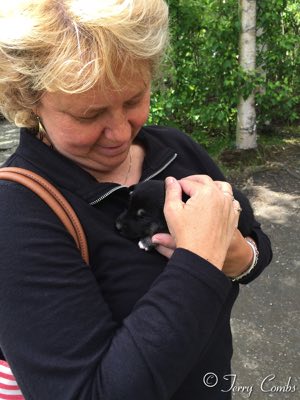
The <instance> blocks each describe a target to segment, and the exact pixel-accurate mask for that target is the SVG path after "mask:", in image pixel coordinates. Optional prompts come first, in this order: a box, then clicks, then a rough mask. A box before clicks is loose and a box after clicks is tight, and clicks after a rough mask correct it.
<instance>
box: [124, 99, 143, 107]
mask: <svg viewBox="0 0 300 400" xmlns="http://www.w3.org/2000/svg"><path fill="white" fill-rule="evenodd" d="M140 102H141V100H140V99H138V100H131V101H127V102H126V103H125V106H126V107H129V108H130V107H135V106H138V105H139V103H140Z"/></svg>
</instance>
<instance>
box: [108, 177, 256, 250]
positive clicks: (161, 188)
mask: <svg viewBox="0 0 300 400" xmlns="http://www.w3.org/2000/svg"><path fill="white" fill-rule="evenodd" d="M233 195H234V198H235V199H236V200H238V201H239V203H240V205H241V208H242V212H241V214H240V219H239V225H238V228H239V230H240V231H241V233H242V234H243V236H248V235H250V233H251V231H252V228H253V224H254V214H253V210H252V207H251V205H250V202H249V200H248V199H247V198H246V197H245V196H244V195H243V194H242V193H241V192H240V191H238V190H237V189H233ZM187 199H188V196H186V195H184V197H183V201H186V200H187ZM164 202H165V184H164V181H158V180H150V181H146V182H141V183H138V184H137V185H135V186H134V188H133V190H132V192H131V193H130V198H129V204H128V208H127V209H126V210H125V211H124V212H123V213H122V214H120V215H119V217H118V218H117V220H116V228H117V230H118V231H119V232H120V234H121V235H122V236H125V237H127V238H129V239H138V240H139V247H140V248H142V249H144V250H146V251H148V250H152V249H153V248H154V247H155V245H154V244H153V243H152V241H151V237H152V236H153V235H154V234H155V233H158V232H160V233H162V232H169V231H168V226H167V223H166V220H165V217H164V213H163V206H164Z"/></svg>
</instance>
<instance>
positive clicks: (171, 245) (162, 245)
mask: <svg viewBox="0 0 300 400" xmlns="http://www.w3.org/2000/svg"><path fill="white" fill-rule="evenodd" d="M152 243H154V244H156V245H157V246H156V250H157V251H158V252H159V253H160V254H162V255H163V256H165V257H167V258H170V257H171V256H172V254H173V253H174V250H175V248H176V243H175V240H174V239H173V237H172V236H171V235H169V234H168V233H157V234H155V235H153V236H152Z"/></svg>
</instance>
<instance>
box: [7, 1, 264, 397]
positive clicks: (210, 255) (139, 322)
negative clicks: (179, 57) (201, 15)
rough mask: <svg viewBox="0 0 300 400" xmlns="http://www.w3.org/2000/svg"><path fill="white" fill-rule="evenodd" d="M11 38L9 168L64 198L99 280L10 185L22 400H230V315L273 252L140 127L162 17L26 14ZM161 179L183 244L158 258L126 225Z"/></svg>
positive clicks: (184, 161)
mask: <svg viewBox="0 0 300 400" xmlns="http://www.w3.org/2000/svg"><path fill="white" fill-rule="evenodd" d="M103 3H104V5H103ZM24 4H25V5H24ZM22 7H23V8H22ZM16 15H17V17H16ZM1 24H3V26H2V27H1V29H0V32H1V40H0V46H1V55H0V75H1V80H0V92H1V95H0V96H1V100H0V104H1V112H2V113H3V114H4V115H5V116H6V118H8V119H9V120H10V121H12V122H14V123H15V124H16V125H18V126H21V127H22V129H21V134H20V135H21V136H20V145H19V147H18V149H17V150H16V152H15V153H14V154H13V155H12V156H11V158H10V159H9V160H8V161H7V162H6V164H5V165H6V166H17V167H23V168H27V169H30V170H32V171H34V172H37V173H38V174H40V175H42V176H44V177H45V178H46V179H48V180H49V181H51V182H52V183H54V185H55V186H56V187H57V188H58V189H59V190H60V191H61V192H62V193H63V195H64V196H65V197H66V198H67V199H68V200H69V201H70V203H71V204H72V206H73V207H74V209H75V211H76V213H77V215H78V217H79V219H80V221H81V223H82V224H83V227H84V230H85V232H86V235H87V240H88V245H89V252H90V266H89V267H88V266H86V265H85V263H84V262H83V261H82V259H81V257H80V254H79V252H78V250H77V249H76V247H75V245H74V243H73V241H72V239H71V238H70V236H69V234H68V233H67V232H66V230H65V229H64V227H63V226H62V225H61V224H60V222H59V221H58V220H57V218H56V216H55V215H54V214H53V212H51V210H49V209H48V207H47V206H46V205H45V204H44V203H43V202H42V201H41V199H40V198H38V197H37V196H35V195H34V194H33V193H31V192H30V191H29V190H27V189H25V188H23V187H21V186H19V185H18V184H15V183H7V182H0V184H1V191H0V197H1V210H0V215H1V221H2V229H1V233H0V240H1V261H0V320H1V321H5V322H4V323H1V326H0V347H1V350H2V353H3V354H2V357H1V358H2V359H5V360H7V362H8V363H9V365H10V367H11V369H12V371H13V373H14V375H15V377H16V379H17V382H18V384H19V386H20V388H21V390H22V393H23V395H24V397H25V399H32V400H35V399H37V400H41V399H43V400H48V399H49V400H54V399H55V400H60V399H61V400H67V399H78V400H79V399H81V400H83V399H88V400H94V399H109V400H111V399H122V400H126V399H128V400H129V399H130V400H132V399H141V398H144V399H149V400H150V399H151V400H154V399H155V400H158V399H172V400H173V399H184V400H194V399H195V400H196V399H197V400H199V399H200V398H201V399H203V400H204V399H205V400H206V399H229V398H230V393H229V387H230V383H229V382H228V380H227V381H226V379H223V377H224V376H225V375H227V374H228V373H230V359H231V355H232V341H231V333H230V323H229V320H230V311H231V308H232V306H233V303H234V301H235V299H236V297H237V295H238V290H239V288H238V287H239V284H238V283H239V282H241V283H247V282H250V281H251V280H253V279H254V278H255V277H256V276H258V275H259V274H260V273H261V271H262V270H263V269H264V267H266V265H267V264H268V263H269V262H270V259H271V248H270V243H269V240H268V238H267V237H266V235H265V234H264V233H263V232H262V231H261V229H260V225H259V224H258V223H257V222H255V227H254V229H253V231H252V234H251V238H246V239H247V240H246V239H245V238H243V237H242V235H241V234H240V233H239V231H238V230H237V229H236V227H237V223H238V218H239V212H240V209H239V204H238V202H237V201H235V200H234V201H233V198H232V188H231V186H230V185H229V184H228V183H226V182H225V179H224V177H223V175H222V173H221V172H220V171H219V169H218V168H217V167H216V165H215V164H214V162H213V161H212V160H211V159H210V158H209V156H208V155H207V154H206V153H205V151H204V150H203V149H202V148H201V147H200V146H199V145H197V144H195V143H194V142H192V141H191V139H190V138H189V137H187V136H185V135H184V134H182V133H181V132H178V131H177V130H175V129H169V128H160V127H144V124H145V123H146V120H147V117H148V112H149V103H150V87H151V79H152V78H153V76H154V74H155V71H156V70H157V67H158V65H159V62H160V59H161V57H162V55H163V53H164V50H165V47H166V44H167V41H168V9H167V6H166V4H165V2H164V1H163V0H152V1H150V2H149V1H148V0H127V1H126V0H124V1H120V0H119V1H117V0H115V1H113V0H112V1H109V2H101V1H98V2H94V1H88V0H85V1H81V0H77V1H76V0H56V1H53V0H40V1H34V0H31V1H25V2H24V1H23V2H21V5H20V6H19V8H18V9H14V10H13V12H12V11H11V12H10V13H7V14H6V15H5V18H2V19H1ZM4 28H5V29H4ZM152 178H155V179H161V180H165V179H166V178H167V179H166V183H167V185H166V202H165V208H164V212H165V215H166V219H167V222H168V225H169V228H170V232H171V234H172V236H165V235H160V234H158V235H156V236H155V241H156V242H157V243H158V244H159V246H158V251H157V252H153V253H149V254H148V253H145V252H143V251H141V250H140V249H139V248H138V246H137V244H136V243H135V242H133V241H130V240H128V239H126V238H123V237H121V236H120V235H118V233H117V231H116V230H115V228H114V225H115V219H116V217H117V216H118V215H119V214H120V212H121V211H122V210H123V209H124V206H125V205H126V203H127V200H128V196H129V191H130V186H131V185H133V184H136V183H137V182H139V181H142V180H145V179H152ZM182 191H184V192H186V193H187V194H188V195H189V196H191V199H190V200H189V201H188V202H187V203H186V204H184V203H183V202H182V201H181V194H182ZM250 240H252V242H251V243H250V244H249V241H250ZM257 248H258V251H256V249H257ZM258 252H259V255H258ZM230 278H235V279H230ZM209 372H213V373H214V374H216V375H217V376H218V378H219V383H218V384H216V385H210V384H209V383H207V381H206V380H205V377H206V376H207V374H208V373H209ZM0 398H1V394H0Z"/></svg>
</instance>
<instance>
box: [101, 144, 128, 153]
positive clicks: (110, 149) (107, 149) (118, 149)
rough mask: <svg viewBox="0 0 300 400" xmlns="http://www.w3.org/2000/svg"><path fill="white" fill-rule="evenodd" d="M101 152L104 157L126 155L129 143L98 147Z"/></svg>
mask: <svg viewBox="0 0 300 400" xmlns="http://www.w3.org/2000/svg"><path fill="white" fill-rule="evenodd" d="M98 148H99V151H100V153H101V154H103V155H109V156H116V155H119V154H121V153H124V151H126V150H127V149H128V143H123V144H121V145H118V146H102V145H99V146H98Z"/></svg>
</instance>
